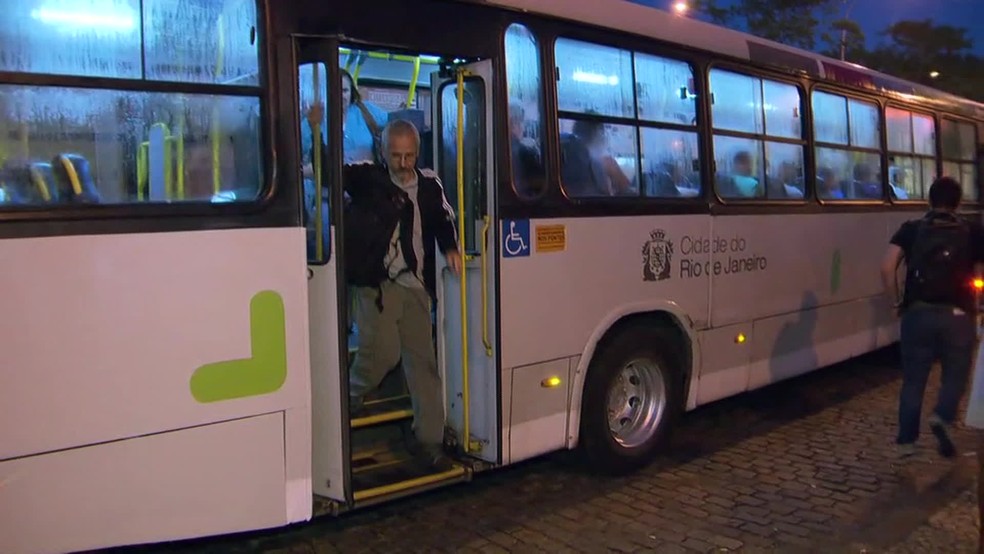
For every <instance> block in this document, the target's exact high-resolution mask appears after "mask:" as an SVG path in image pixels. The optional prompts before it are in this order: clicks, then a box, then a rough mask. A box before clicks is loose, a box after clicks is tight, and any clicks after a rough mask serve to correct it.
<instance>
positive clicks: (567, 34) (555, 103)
mask: <svg viewBox="0 0 984 554" xmlns="http://www.w3.org/2000/svg"><path fill="white" fill-rule="evenodd" d="M608 38H610V37H605V38H604V39H602V40H597V39H595V38H594V37H588V36H585V35H584V33H582V32H580V31H579V30H577V29H571V28H564V29H562V30H560V31H558V32H554V33H552V34H551V36H550V39H551V40H550V46H551V47H550V48H549V49H547V48H543V47H542V46H541V49H542V50H543V53H544V54H547V56H546V57H547V59H548V60H549V62H551V63H552V64H553V65H552V67H553V73H554V77H555V78H554V79H553V83H552V84H551V85H550V88H547V87H545V88H544V91H545V92H547V93H548V96H551V97H552V98H551V99H550V101H551V102H552V103H551V106H550V107H551V110H552V111H551V113H550V117H552V118H553V121H552V122H551V123H552V125H549V126H550V127H553V132H554V133H555V136H554V137H553V145H552V146H551V150H554V151H555V155H556V156H557V172H556V173H555V175H556V176H557V179H556V182H557V183H558V186H559V189H560V194H561V195H562V197H563V198H564V199H565V201H566V202H568V203H572V204H575V205H580V204H624V203H639V202H642V203H644V205H653V204H690V205H693V204H704V203H706V202H707V194H708V190H707V189H708V187H707V184H706V178H705V173H706V168H705V166H706V164H705V163H704V161H703V158H704V153H705V146H704V141H705V140H706V137H705V135H706V133H705V129H704V121H705V117H704V114H703V108H702V106H701V104H702V96H701V95H702V94H704V91H703V90H702V88H703V85H702V75H701V73H702V66H701V63H700V62H699V61H698V60H697V59H694V58H690V57H686V56H683V55H680V53H679V52H675V51H673V52H665V51H661V50H660V49H658V48H652V45H651V44H650V45H648V46H649V48H645V47H644V48H639V47H636V46H632V45H624V44H619V42H617V41H611V40H608ZM559 40H569V41H573V42H580V43H583V44H588V45H592V46H599V47H603V48H613V49H617V50H622V51H625V52H628V53H629V55H630V60H631V69H632V112H633V117H621V116H608V115H593V114H586V113H582V112H572V111H566V110H561V109H560V95H559V89H558V87H557V82H556V76H557V73H558V71H559V66H558V64H557V42H558V41H559ZM636 54H643V55H645V56H650V57H654V58H662V59H665V60H667V61H673V62H678V63H683V64H686V65H687V66H688V67H689V68H690V72H691V76H692V79H693V81H694V88H695V89H697V91H696V92H697V96H696V97H695V98H694V99H693V102H694V119H695V122H694V124H693V125H684V124H677V123H670V122H660V121H652V120H645V119H640V118H639V100H638V88H637V86H636V85H637V79H636ZM561 120H567V121H596V122H599V123H602V124H612V125H623V126H628V127H632V128H633V129H634V131H635V133H634V134H635V153H636V171H635V175H634V179H635V182H636V183H637V184H638V191H637V192H636V193H635V194H632V195H614V196H571V195H570V194H568V192H567V189H566V187H565V186H564V183H563V178H562V176H561V175H562V166H563V160H562V159H561V158H562V155H561V152H560V135H561V132H560V122H561ZM644 128H645V129H661V130H671V131H680V132H686V133H693V134H694V135H695V136H696V139H697V154H698V162H699V163H700V168H699V170H698V171H697V172H696V175H697V176H698V180H697V182H698V184H699V186H700V192H699V193H698V194H697V195H696V196H693V197H674V196H646V195H645V194H644V190H645V188H644V186H643V179H642V175H643V173H642V169H643V168H642V164H641V160H642V130H643V129H644Z"/></svg>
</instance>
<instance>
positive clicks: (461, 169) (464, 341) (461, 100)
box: [457, 67, 471, 454]
mask: <svg viewBox="0 0 984 554" xmlns="http://www.w3.org/2000/svg"><path fill="white" fill-rule="evenodd" d="M466 71H467V70H466V69H465V68H463V67H459V68H458V72H457V73H458V132H457V139H458V163H457V166H458V168H457V169H458V250H459V252H460V254H461V278H460V281H461V285H460V287H461V288H460V292H461V386H462V393H461V396H462V398H461V402H462V405H461V409H462V416H463V418H464V424H465V429H464V435H465V436H464V441H463V442H464V446H465V453H466V454H467V453H468V452H469V449H470V447H471V428H470V422H469V413H468V409H469V404H468V402H469V400H468V295H467V290H466V288H467V287H466V283H467V281H468V272H467V263H466V262H467V261H468V255H467V254H466V253H465V94H464V84H465V72H466Z"/></svg>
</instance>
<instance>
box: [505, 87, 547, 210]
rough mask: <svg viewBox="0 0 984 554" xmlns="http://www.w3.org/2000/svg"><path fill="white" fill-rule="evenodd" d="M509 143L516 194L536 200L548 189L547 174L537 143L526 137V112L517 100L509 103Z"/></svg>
mask: <svg viewBox="0 0 984 554" xmlns="http://www.w3.org/2000/svg"><path fill="white" fill-rule="evenodd" d="M509 142H510V147H511V156H512V175H513V184H514V186H515V187H516V193H517V194H519V195H520V196H522V197H524V198H536V197H537V196H539V195H540V194H542V193H543V191H544V190H545V188H546V184H547V182H546V174H545V173H544V170H543V161H542V158H541V156H540V149H539V148H538V147H537V144H536V141H535V140H533V139H532V138H529V137H527V136H526V110H525V109H524V108H523V106H522V104H520V103H519V102H517V101H515V100H513V101H510V102H509Z"/></svg>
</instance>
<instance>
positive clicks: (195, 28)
mask: <svg viewBox="0 0 984 554" xmlns="http://www.w3.org/2000/svg"><path fill="white" fill-rule="evenodd" d="M141 8H142V9H143V12H142V13H141ZM141 23H142V24H143V28H141ZM0 36H2V37H4V41H3V44H4V48H5V49H7V53H6V55H5V56H3V57H0V71H10V72H18V73H41V74H56V75H76V76H80V77H109V78H118V79H148V80H158V81H182V82H194V83H213V84H223V85H258V84H259V78H258V75H257V73H258V68H259V66H258V50H257V45H256V2H255V0H143V1H141V0H118V1H115V2H106V1H105V0H72V1H69V2H51V1H50V0H24V1H20V2H14V3H13V5H12V6H5V9H4V10H3V11H2V12H0ZM141 39H142V40H143V42H142V44H141ZM141 49H142V51H143V58H141Z"/></svg>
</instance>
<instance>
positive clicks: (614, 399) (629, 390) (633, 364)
mask: <svg viewBox="0 0 984 554" xmlns="http://www.w3.org/2000/svg"><path fill="white" fill-rule="evenodd" d="M665 411H666V379H665V378H664V376H663V370H662V368H660V366H659V364H658V363H657V362H656V361H655V360H652V359H648V358H640V359H634V360H632V361H630V362H628V363H626V364H625V365H624V366H623V367H622V370H621V371H619V373H618V375H617V376H616V377H615V379H614V381H612V385H611V387H610V388H609V389H608V428H609V430H610V431H611V433H612V438H614V439H615V442H617V443H619V444H620V445H622V446H623V447H625V448H636V447H638V446H640V445H642V444H643V443H644V442H646V441H647V440H649V439H650V438H651V437H652V436H653V432H654V431H655V430H656V428H657V427H658V426H659V422H660V421H661V420H662V419H663V413H664V412H665Z"/></svg>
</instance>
